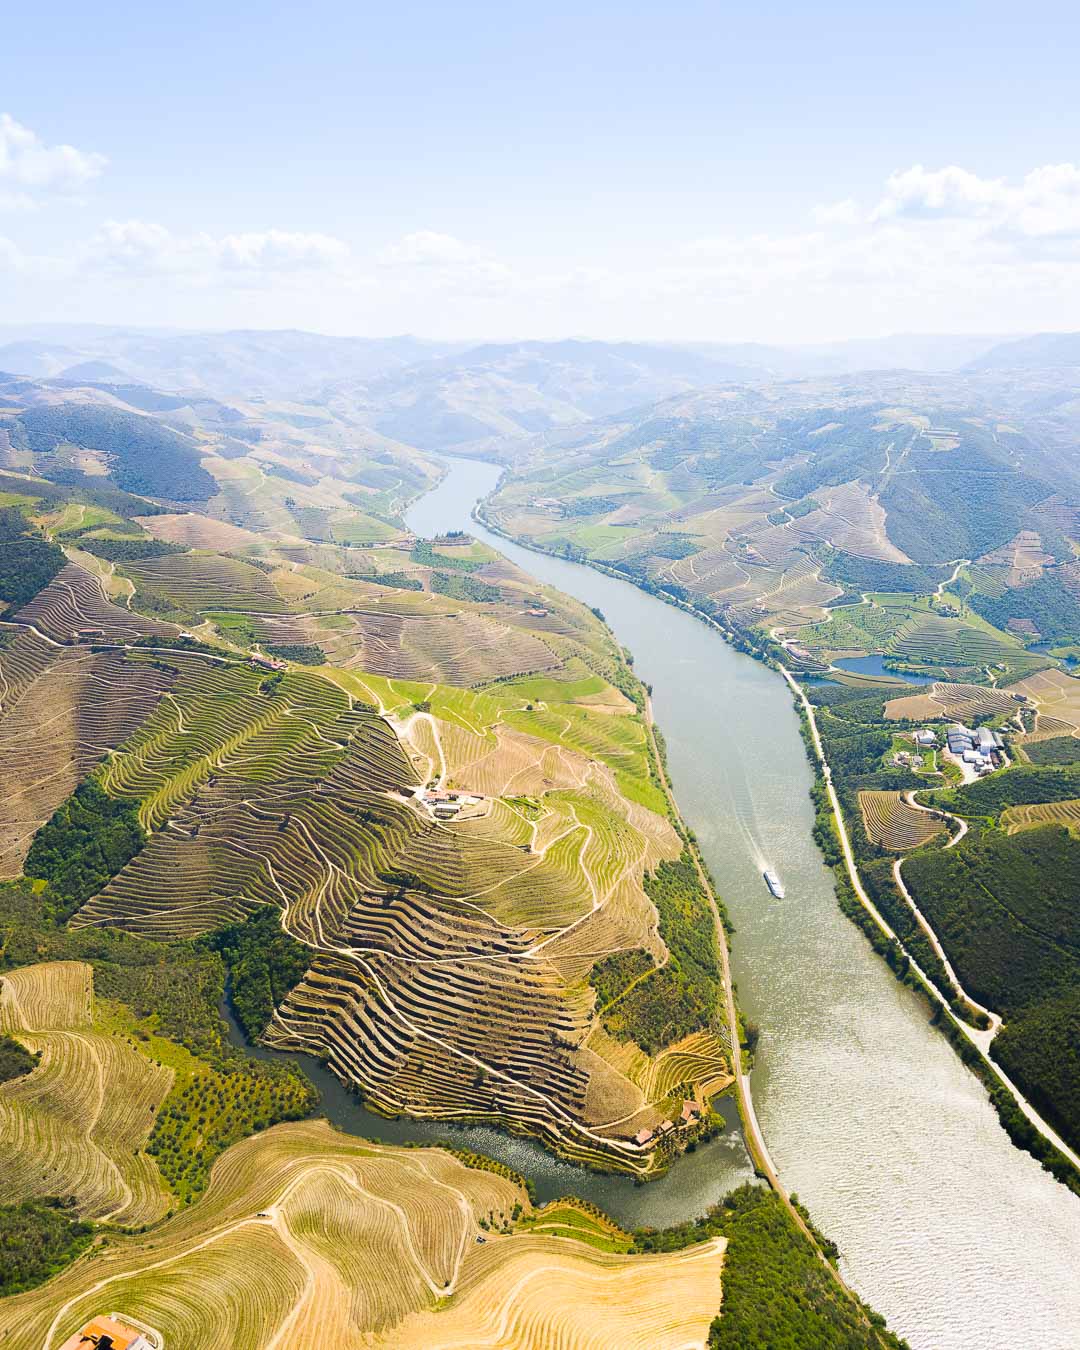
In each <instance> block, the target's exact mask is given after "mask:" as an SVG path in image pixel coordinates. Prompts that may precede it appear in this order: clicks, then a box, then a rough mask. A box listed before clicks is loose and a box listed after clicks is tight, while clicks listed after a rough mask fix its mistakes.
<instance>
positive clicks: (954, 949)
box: [904, 774, 1080, 1143]
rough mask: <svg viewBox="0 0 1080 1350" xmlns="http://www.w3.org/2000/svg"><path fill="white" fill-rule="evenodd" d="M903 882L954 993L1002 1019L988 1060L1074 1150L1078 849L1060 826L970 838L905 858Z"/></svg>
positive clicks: (1079, 972)
mask: <svg viewBox="0 0 1080 1350" xmlns="http://www.w3.org/2000/svg"><path fill="white" fill-rule="evenodd" d="M1011 776H1012V775H1011V774H1004V775H1002V778H1003V779H1005V778H1008V777H1011ZM992 781H993V780H992V779H989V780H984V783H987V784H988V783H990V782H992ZM976 786H980V787H981V786H983V784H982V783H980V784H978V785H976ZM904 878H905V880H906V882H907V885H908V889H909V890H910V891H911V893H912V895H913V896H914V897H915V899H916V902H917V903H918V906H919V908H920V909H921V910H922V912H923V913H924V914H925V915H926V916H927V918H928V920H929V921H930V923H931V925H932V926H933V927H934V929H935V930H936V932H937V933H938V936H939V937H940V938H941V941H942V943H943V945H944V947H945V950H946V951H947V952H948V953H949V958H950V960H951V961H952V964H953V966H954V968H955V969H956V972H957V975H958V976H959V978H960V981H961V983H962V984H963V985H964V987H965V988H966V989H967V990H968V991H969V992H970V993H971V995H972V996H973V997H974V998H976V999H978V1000H979V1002H980V1003H984V1004H986V1005H987V1006H988V1007H991V1008H994V1009H995V1010H996V1011H998V1012H1000V1013H1001V1014H1002V1015H1003V1017H1004V1018H1005V1022H1006V1027H1005V1030H1003V1031H1002V1033H1001V1034H1000V1036H999V1037H998V1038H996V1039H995V1041H994V1044H993V1054H994V1056H995V1058H999V1059H1000V1061H1001V1063H1002V1064H1003V1065H1006V1066H1007V1069H1008V1072H1009V1076H1010V1077H1011V1078H1013V1080H1014V1081H1015V1082H1016V1083H1017V1085H1018V1086H1019V1087H1021V1089H1022V1090H1023V1091H1024V1094H1025V1095H1026V1096H1028V1097H1029V1098H1031V1099H1032V1100H1033V1101H1035V1102H1037V1103H1038V1105H1039V1107H1040V1109H1041V1111H1042V1112H1043V1113H1044V1114H1045V1115H1046V1117H1047V1119H1048V1120H1050V1121H1051V1123H1053V1124H1054V1125H1055V1127H1056V1128H1057V1129H1058V1130H1059V1132H1060V1133H1061V1134H1062V1135H1063V1137H1065V1138H1066V1139H1067V1140H1069V1141H1070V1142H1073V1143H1076V1142H1078V1141H1080V1036H1078V1035H1077V1031H1078V1027H1080V1000H1078V998H1077V991H1078V990H1080V909H1078V907H1077V904H1076V897H1077V896H1078V895H1080V840H1077V839H1075V838H1073V836H1072V835H1071V834H1069V833H1068V831H1067V830H1065V829H1063V828H1062V827H1061V826H1058V825H1048V826H1045V827H1043V828H1040V829H1033V830H1023V831H1021V832H1020V833H1018V834H1013V835H1006V834H1004V833H1002V832H1001V831H999V830H996V829H987V830H982V831H973V832H971V833H970V834H969V835H968V837H967V838H965V839H964V840H963V841H962V842H961V843H960V844H958V845H957V846H956V848H952V849H948V850H940V849H937V850H929V851H926V852H921V853H918V854H916V855H914V856H913V857H911V858H910V859H909V860H908V862H907V863H906V864H905V865H904Z"/></svg>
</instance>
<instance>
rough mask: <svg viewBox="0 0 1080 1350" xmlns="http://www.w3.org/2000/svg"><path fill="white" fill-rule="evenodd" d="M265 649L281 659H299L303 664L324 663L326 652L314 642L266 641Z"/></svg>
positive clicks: (317, 664) (322, 664)
mask: <svg viewBox="0 0 1080 1350" xmlns="http://www.w3.org/2000/svg"><path fill="white" fill-rule="evenodd" d="M266 650H267V651H268V652H269V653H270V655H271V656H277V657H280V658H281V660H282V661H299V662H300V663H301V665H305V666H324V665H325V664H326V653H325V652H324V651H323V649H322V648H321V647H320V646H319V645H318V644H317V643H315V642H268V643H267V644H266Z"/></svg>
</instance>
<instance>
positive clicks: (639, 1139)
mask: <svg viewBox="0 0 1080 1350" xmlns="http://www.w3.org/2000/svg"><path fill="white" fill-rule="evenodd" d="M652 1141H653V1132H652V1130H638V1132H637V1134H635V1135H634V1143H635V1144H637V1145H638V1147H639V1148H644V1147H645V1145H646V1144H651V1143H652Z"/></svg>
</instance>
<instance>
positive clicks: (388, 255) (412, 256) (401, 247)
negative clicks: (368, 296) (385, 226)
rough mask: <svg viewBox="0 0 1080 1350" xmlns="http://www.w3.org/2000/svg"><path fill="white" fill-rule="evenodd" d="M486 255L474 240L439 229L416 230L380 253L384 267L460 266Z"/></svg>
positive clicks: (379, 256) (379, 258) (380, 259)
mask: <svg viewBox="0 0 1080 1350" xmlns="http://www.w3.org/2000/svg"><path fill="white" fill-rule="evenodd" d="M482 258H483V255H482V253H481V251H480V250H479V249H477V248H475V247H473V246H472V245H471V244H465V243H463V242H462V241H461V240H460V239H455V238H454V236H453V235H452V234H440V233H439V232H438V231H437V230H414V231H413V232H412V234H406V235H403V236H402V237H401V238H400V239H398V240H397V241H396V242H395V243H393V244H388V245H387V246H386V248H384V249H382V250H381V252H380V253H379V255H378V261H379V263H380V264H381V265H382V266H383V267H457V266H460V265H461V264H462V263H473V262H477V261H480V260H481V259H482Z"/></svg>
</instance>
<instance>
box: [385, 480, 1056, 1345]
mask: <svg viewBox="0 0 1080 1350" xmlns="http://www.w3.org/2000/svg"><path fill="white" fill-rule="evenodd" d="M497 478H498V470H497V469H495V468H493V467H492V466H491V465H489V464H482V463H479V462H477V461H469V460H455V461H451V462H450V473H449V474H448V476H447V477H446V479H444V480H443V482H442V483H441V484H440V486H439V487H438V488H436V489H435V490H434V491H433V492H431V493H429V494H428V495H427V496H426V497H424V498H423V499H421V500H420V501H419V502H417V503H416V505H415V506H414V507H413V508H412V510H411V511H410V513H409V518H408V519H409V524H410V526H411V528H413V529H414V530H416V531H417V532H418V533H421V534H425V535H429V536H430V535H432V534H435V533H437V532H439V531H441V530H449V529H467V530H470V531H471V532H472V533H473V534H476V535H479V537H481V538H485V539H486V540H487V542H488V543H490V544H492V545H493V546H494V547H495V548H498V549H499V550H500V551H501V552H503V553H504V554H506V555H507V556H508V557H510V558H511V559H512V560H513V561H514V562H516V563H517V564H518V565H519V566H521V567H522V568H524V569H525V570H526V571H528V572H531V573H532V574H533V575H534V576H537V577H539V578H540V579H542V580H543V581H546V582H550V583H551V584H553V585H555V586H558V587H559V588H560V589H561V590H563V591H565V592H567V593H568V594H571V595H574V596H577V597H578V598H579V599H581V600H583V601H584V602H585V603H586V604H588V605H594V606H598V607H599V608H600V609H601V610H603V612H604V614H605V615H606V617H607V619H608V622H609V623H610V624H611V626H612V628H613V629H614V631H615V633H616V634H617V636H618V638H619V640H620V641H621V642H622V643H623V644H624V645H625V646H627V647H628V648H629V649H630V650H631V651H632V652H633V654H634V657H635V662H636V666H635V668H636V670H637V672H638V674H639V675H640V676H641V677H642V678H643V679H644V680H646V681H648V682H649V683H650V684H651V685H652V686H653V705H654V709H655V713H656V720H657V724H658V726H659V727H660V728H661V729H662V731H663V733H664V735H665V737H666V738H667V743H668V753H669V763H670V768H671V775H672V780H673V784H674V787H675V793H676V796H677V797H678V799H679V803H680V806H681V808H682V810H683V813H684V815H685V816H686V818H687V820H688V821H689V823H690V824H691V825H692V827H693V828H694V830H695V831H696V832H697V835H698V838H699V840H700V842H701V847H702V852H703V854H704V856H705V858H706V861H707V862H708V864H709V866H710V868H711V869H712V872H713V874H714V876H715V877H716V880H717V883H718V886H719V889H720V894H721V895H722V897H723V899H724V901H725V903H726V905H727V907H728V910H729V912H730V913H731V916H732V918H733V920H734V923H735V927H736V932H735V936H734V940H733V969H734V976H735V980H736V983H737V986H738V990H739V999H740V1002H741V1004H742V1006H743V1008H744V1009H745V1011H746V1012H747V1014H748V1015H749V1016H750V1017H751V1018H753V1019H754V1020H755V1021H756V1022H758V1023H759V1024H760V1026H761V1027H762V1035H761V1041H760V1043H759V1046H758V1053H757V1060H756V1064H755V1068H754V1072H753V1078H752V1083H753V1092H754V1100H755V1103H756V1106H757V1113H758V1116H759V1118H760V1120H761V1124H762V1128H763V1130H764V1133H765V1138H766V1140H767V1141H768V1145H769V1149H770V1151H771V1153H772V1156H773V1159H774V1161H775V1163H776V1165H777V1167H778V1168H779V1170H780V1173H781V1176H782V1178H783V1180H784V1183H785V1184H786V1186H787V1188H788V1190H790V1191H794V1192H797V1193H798V1195H799V1198H800V1199H801V1200H803V1201H804V1202H805V1203H806V1204H807V1205H808V1206H809V1208H810V1211H811V1213H812V1215H813V1216H814V1219H815V1221H816V1222H817V1223H818V1224H819V1225H820V1226H821V1227H822V1228H823V1229H824V1231H825V1232H826V1233H828V1234H829V1236H830V1237H832V1238H834V1239H835V1240H836V1241H837V1242H838V1243H839V1244H840V1248H841V1250H842V1252H843V1254H844V1259H843V1267H842V1269H843V1273H844V1275H845V1278H847V1279H848V1280H849V1281H850V1282H851V1283H852V1284H853V1285H854V1287H855V1288H856V1289H858V1290H859V1291H860V1293H862V1294H863V1295H864V1297H866V1298H867V1299H868V1300H869V1301H870V1302H871V1303H872V1304H873V1305H874V1306H875V1307H876V1308H878V1309H879V1311H881V1312H882V1313H884V1314H885V1316H886V1317H887V1318H888V1320H889V1325H890V1326H891V1327H892V1328H893V1329H894V1330H895V1331H897V1332H898V1333H899V1334H901V1335H903V1336H906V1337H907V1338H908V1339H909V1340H910V1342H911V1344H912V1346H913V1347H914V1350H976V1348H977V1350H1029V1348H1030V1350H1035V1348H1036V1347H1037V1348H1038V1350H1073V1348H1074V1347H1075V1346H1076V1345H1077V1344H1078V1343H1080V1279H1078V1278H1077V1272H1078V1271H1080V1201H1078V1200H1077V1199H1076V1198H1075V1197H1073V1196H1072V1195H1071V1194H1070V1193H1069V1192H1068V1191H1066V1190H1065V1188H1064V1187H1062V1186H1059V1185H1058V1184H1057V1183H1056V1182H1055V1181H1054V1180H1053V1179H1052V1178H1051V1177H1050V1176H1049V1175H1047V1174H1046V1173H1045V1172H1043V1171H1042V1170H1041V1169H1040V1167H1039V1166H1038V1164H1037V1163H1035V1162H1034V1161H1033V1160H1032V1159H1031V1158H1030V1157H1028V1156H1027V1154H1024V1153H1021V1152H1020V1151H1019V1150H1018V1149H1015V1148H1014V1147H1013V1146H1012V1144H1011V1143H1010V1142H1009V1140H1008V1138H1007V1137H1006V1135H1005V1133H1004V1132H1003V1130H1002V1129H1001V1127H1000V1126H999V1125H998V1122H997V1117H996V1116H995V1114H994V1111H993V1109H992V1108H991V1107H990V1105H989V1102H988V1101H987V1099H986V1095H985V1093H984V1091H983V1089H982V1088H981V1086H980V1085H979V1083H978V1082H977V1080H976V1079H975V1078H974V1077H972V1075H971V1074H970V1073H968V1071H967V1070H966V1069H964V1068H963V1066H962V1065H961V1064H960V1061H959V1060H958V1059H957V1058H956V1056H955V1055H954V1054H953V1052H952V1050H951V1049H950V1048H949V1046H948V1045H947V1044H946V1042H945V1040H944V1038H943V1037H941V1036H940V1035H939V1034H938V1033H937V1032H935V1031H934V1030H933V1029H932V1028H931V1027H930V1026H929V1025H928V1020H927V1019H928V1014H927V1012H926V1009H925V1007H924V1005H923V1004H922V1003H921V1002H920V1001H919V1000H918V999H916V998H915V996H914V995H913V994H911V993H910V992H909V991H907V990H906V989H904V988H902V987H901V986H900V985H898V984H897V983H896V982H895V980H894V979H893V977H892V975H891V974H890V973H889V971H888V970H887V969H886V967H885V965H884V963H883V962H881V961H880V960H879V959H878V958H877V957H875V956H874V954H873V953H872V952H871V950H870V948H869V946H868V945H867V943H866V940H865V938H863V936H862V935H861V934H860V933H859V932H858V930H857V929H856V928H855V927H854V926H853V925H852V924H851V923H850V922H849V921H848V920H847V919H845V918H844V917H843V915H842V914H841V913H840V911H839V909H838V908H837V904H836V899H835V896H834V894H833V888H832V876H831V874H830V873H829V871H828V870H827V869H826V868H825V866H824V865H823V863H822V861H821V858H820V855H819V853H818V851H817V848H816V847H815V845H814V843H813V840H812V838H811V834H810V831H811V827H812V824H813V814H812V811H811V807H810V801H809V796H808V793H809V788H810V782H811V778H810V768H809V765H808V763H807V760H806V755H805V752H804V750H803V745H802V741H801V739H800V737H799V729H798V720H797V718H796V715H795V711H794V707H793V705H792V699H791V694H790V692H789V691H788V689H787V687H786V686H785V685H784V683H783V681H782V680H781V679H780V677H779V676H778V675H776V674H775V673H774V672H772V671H770V670H768V669H766V668H765V667H764V666H762V665H760V664H759V663H757V662H755V661H752V660H750V659H749V658H748V657H745V656H742V655H740V654H739V653H737V652H735V651H734V650H733V649H732V648H730V647H728V646H727V645H726V644H725V643H724V641H723V640H722V639H721V638H720V636H719V635H718V634H716V633H714V632H712V631H711V630H710V629H708V628H706V627H705V625H703V624H701V623H698V622H697V621H696V620H694V619H693V618H691V617H690V616H689V615H686V614H683V613H681V612H680V611H678V610H676V609H674V608H672V607H671V606H668V605H665V604H663V603H662V602H661V601H659V600H656V599H655V598H654V597H652V596H649V595H646V594H644V593H643V592H641V591H638V590H636V589H635V588H634V587H632V586H630V585H629V584H628V583H625V582H621V581H617V580H615V579H614V578H610V577H607V576H604V575H602V574H601V573H598V572H596V571H593V570H592V569H590V568H586V567H581V566H577V565H575V564H573V563H567V562H562V561H560V560H558V559H554V558H548V557H546V556H544V555H540V554H536V553H532V552H530V551H528V550H526V549H522V548H519V547H517V546H516V545H513V544H509V543H507V542H506V541H504V540H502V539H499V538H497V537H496V536H494V535H492V534H489V533H488V532H486V531H484V530H483V529H481V528H480V527H479V526H478V525H476V524H475V523H474V522H472V521H471V520H470V512H471V510H472V507H473V504H474V503H475V502H476V500H477V499H478V498H480V497H483V496H484V495H486V494H487V493H488V492H490V491H491V489H492V488H493V487H494V485H495V482H496V480H497ZM766 866H770V867H773V868H775V869H776V870H777V871H778V872H779V874H780V876H781V878H782V879H783V882H784V885H785V887H786V898H785V899H784V900H775V899H773V898H772V897H771V896H770V895H769V893H768V891H767V890H766V889H765V886H764V883H763V882H762V878H761V870H762V868H763V867H766ZM443 1132H444V1133H445V1130H444V1131H443ZM513 1147H514V1149H515V1150H517V1152H516V1156H515V1159H514V1160H515V1161H516V1162H517V1165H519V1166H521V1167H522V1168H523V1170H528V1171H530V1172H532V1171H533V1170H534V1168H533V1165H532V1164H533V1163H534V1162H537V1161H538V1154H537V1152H536V1151H535V1150H534V1149H533V1147H532V1146H531V1145H527V1144H524V1143H522V1142H521V1141H513ZM500 1152H501V1153H503V1154H504V1156H505V1154H506V1151H505V1150H500ZM539 1170H540V1171H544V1170H545V1165H544V1164H543V1163H542V1160H540V1167H539ZM546 1171H547V1173H548V1174H549V1177H548V1183H547V1185H545V1186H544V1188H543V1189H544V1190H545V1191H550V1190H552V1189H558V1187H559V1185H563V1184H564V1177H563V1175H562V1174H561V1172H560V1174H559V1175H557V1176H552V1175H551V1174H552V1169H551V1168H550V1167H547V1168H546ZM746 1174H747V1165H746V1159H745V1155H744V1153H743V1152H742V1149H741V1147H740V1146H739V1144H738V1142H737V1141H736V1140H735V1139H734V1138H730V1137H729V1138H728V1139H726V1140H725V1141H722V1142H721V1145H720V1146H719V1147H717V1146H715V1145H714V1146H712V1147H711V1148H709V1149H706V1150H700V1151H699V1152H698V1153H697V1154H695V1155H692V1156H689V1157H687V1158H685V1159H684V1160H683V1161H681V1162H680V1163H679V1164H678V1166H677V1167H676V1168H675V1169H674V1172H673V1173H672V1175H671V1177H669V1178H667V1179H665V1181H663V1182H661V1183H659V1184H658V1185H657V1186H655V1187H651V1186H650V1187H643V1188H639V1189H637V1190H632V1191H629V1192H628V1191H627V1188H626V1187H625V1186H623V1185H622V1184H621V1183H617V1182H613V1181H611V1180H609V1179H604V1178H597V1179H596V1184H593V1185H590V1186H589V1187H588V1188H587V1189H588V1192H589V1194H590V1195H591V1196H592V1198H594V1199H596V1200H597V1202H598V1203H601V1204H603V1203H605V1201H607V1202H608V1203H610V1206H611V1208H612V1209H613V1211H618V1212H620V1213H621V1214H622V1215H623V1216H624V1217H625V1218H626V1219H627V1220H633V1219H637V1220H639V1221H642V1222H651V1223H664V1222H670V1221H671V1220H672V1219H674V1218H677V1217H681V1216H682V1215H683V1214H689V1213H695V1212H698V1211H699V1210H701V1209H703V1208H704V1207H705V1205H707V1204H708V1203H710V1202H712V1201H713V1200H714V1199H716V1198H717V1197H718V1196H719V1195H721V1194H723V1192H724V1191H725V1190H727V1189H729V1187H730V1186H731V1185H732V1184H734V1183H736V1182H737V1181H739V1180H741V1179H742V1178H743V1177H744V1176H745V1175H746ZM576 1175H577V1176H580V1174H576ZM565 1185H566V1188H572V1189H576V1190H578V1191H579V1192H580V1191H581V1190H583V1189H586V1188H585V1187H583V1186H582V1185H580V1184H577V1183H576V1182H575V1181H574V1180H570V1181H567V1182H565Z"/></svg>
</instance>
